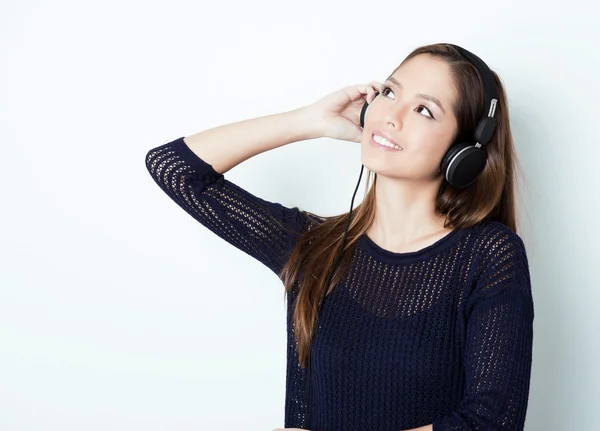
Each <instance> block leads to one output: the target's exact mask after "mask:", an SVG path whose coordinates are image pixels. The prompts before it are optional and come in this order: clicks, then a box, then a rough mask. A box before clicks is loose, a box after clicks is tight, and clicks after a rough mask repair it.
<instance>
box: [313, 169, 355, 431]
mask: <svg viewBox="0 0 600 431" xmlns="http://www.w3.org/2000/svg"><path fill="white" fill-rule="evenodd" d="M364 168H365V165H361V168H360V175H359V176H358V183H356V188H355V189H354V194H353V195H352V201H351V202H350V211H349V212H348V222H347V223H346V231H345V232H344V238H343V239H342V246H341V247H340V249H339V251H338V255H337V257H336V259H335V261H334V262H333V266H332V267H331V268H330V269H329V274H328V275H327V281H326V282H325V289H324V292H323V295H322V296H321V298H320V300H319V304H318V305H317V315H316V317H315V330H314V332H313V337H312V340H314V339H315V337H316V333H317V328H318V327H319V325H318V323H319V309H320V308H321V303H322V302H323V301H324V300H325V294H326V293H327V287H328V286H329V282H330V281H331V276H332V274H333V270H334V268H335V267H336V266H337V264H338V261H339V259H340V257H341V256H342V251H343V250H344V245H346V236H347V235H348V228H349V227H350V219H351V217H352V207H353V206H354V197H355V196H356V192H357V191H358V186H359V185H360V180H361V179H362V175H363V170H364ZM312 340H311V345H312ZM311 353H312V349H311V348H310V346H309V353H308V378H307V380H306V387H307V389H306V416H305V421H306V422H305V424H304V426H303V427H306V426H307V425H308V424H310V375H311V372H310V370H311V360H310V356H311ZM305 429H307V428H305Z"/></svg>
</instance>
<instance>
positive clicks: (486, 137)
mask: <svg viewBox="0 0 600 431" xmlns="http://www.w3.org/2000/svg"><path fill="white" fill-rule="evenodd" d="M445 45H448V46H451V47H453V48H456V50H457V51H458V52H459V53H460V54H461V55H462V56H463V57H465V58H466V59H467V60H468V61H469V62H470V63H471V64H472V65H473V66H475V68H476V69H477V70H478V71H479V74H480V75H481V79H482V80H483V90H484V92H485V106H486V107H487V109H488V111H487V117H483V118H482V120H481V122H480V123H479V125H478V127H477V130H476V131H475V140H476V141H477V143H479V144H481V145H485V144H487V143H488V142H489V141H490V139H491V137H492V135H493V133H494V130H495V128H496V121H495V119H494V120H489V121H486V120H487V118H489V117H492V118H493V117H494V116H495V114H496V104H497V103H498V89H497V87H496V80H495V79H494V75H493V73H492V71H491V70H490V68H489V67H488V65H487V64H486V63H485V61H483V60H482V59H481V58H479V57H478V56H477V55H475V54H473V53H472V52H471V51H469V50H467V49H465V48H463V47H461V46H458V45H454V44H452V43H446V44H445Z"/></svg>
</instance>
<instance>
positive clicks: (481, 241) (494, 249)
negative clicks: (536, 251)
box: [473, 220, 527, 267]
mask: <svg viewBox="0 0 600 431" xmlns="http://www.w3.org/2000/svg"><path fill="white" fill-rule="evenodd" d="M473 230H474V233H475V235H474V244H473V246H474V248H475V250H476V252H477V255H478V260H479V262H480V265H482V266H483V267H488V266H490V265H494V264H497V263H499V262H502V261H505V260H507V259H525V260H527V255H526V251H525V244H524V243H523V239H522V238H521V236H520V235H519V234H518V233H516V232H515V231H514V230H512V229H511V228H510V227H508V226H507V225H505V224H504V223H502V222H499V221H496V220H483V221H481V222H479V223H478V224H477V225H475V226H474V227H473Z"/></svg>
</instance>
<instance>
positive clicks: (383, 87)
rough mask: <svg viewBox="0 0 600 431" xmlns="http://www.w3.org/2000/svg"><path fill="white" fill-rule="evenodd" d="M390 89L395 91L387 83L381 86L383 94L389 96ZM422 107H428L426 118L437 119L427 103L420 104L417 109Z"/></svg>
mask: <svg viewBox="0 0 600 431" xmlns="http://www.w3.org/2000/svg"><path fill="white" fill-rule="evenodd" d="M388 90H390V91H392V92H393V90H392V89H391V88H390V87H388V86H386V85H382V86H381V94H382V95H383V96H387V95H388V93H387V91H388ZM421 108H423V109H426V110H427V113H428V115H424V117H426V118H428V119H430V120H435V117H434V116H433V114H432V113H431V110H430V109H429V108H428V107H426V106H425V105H419V106H418V107H417V109H421Z"/></svg>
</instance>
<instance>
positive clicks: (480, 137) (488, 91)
mask: <svg viewBox="0 0 600 431" xmlns="http://www.w3.org/2000/svg"><path fill="white" fill-rule="evenodd" d="M445 45H448V46H452V47H454V48H456V49H457V50H458V52H459V53H460V54H461V55H462V56H463V57H465V58H466V59H467V60H468V61H470V62H471V63H472V64H473V65H474V66H475V68H476V69H477V70H478V71H479V74H480V75H481V78H482V80H483V87H484V91H485V97H486V102H485V105H486V106H489V108H488V114H487V116H484V117H482V118H481V119H480V120H479V123H478V124H477V128H476V129H475V133H474V135H473V138H474V141H475V143H474V144H473V143H471V142H455V143H453V144H452V145H451V146H450V148H449V149H448V151H447V152H446V154H445V155H444V158H443V159H442V163H441V165H440V168H439V169H440V172H442V173H443V174H444V179H445V180H446V181H447V182H448V183H449V184H450V185H451V186H453V187H456V188H459V189H462V188H466V187H468V186H469V185H471V184H472V183H473V182H474V181H475V180H476V179H477V177H479V175H480V174H481V173H482V172H483V169H484V168H485V165H486V163H487V153H486V151H485V149H484V148H482V147H483V146H485V145H486V144H487V143H489V142H490V140H491V138H492V135H493V134H494V131H495V130H496V118H495V117H494V115H495V113H496V104H497V103H498V89H497V87H496V80H495V79H494V75H493V74H492V71H491V70H490V69H489V67H488V66H487V64H485V62H484V61H483V60H482V59H480V58H479V57H477V56H476V55H475V54H473V53H472V52H469V51H467V50H466V49H464V48H461V47H460V46H458V45H453V44H451V43H447V44H445ZM378 94H379V93H378V92H377V93H375V97H377V95H378ZM368 107H369V104H368V103H367V102H365V104H364V105H363V107H362V109H361V112H360V127H361V128H364V127H365V115H366V114H367V109H368ZM363 170H364V165H362V167H361V169H360V175H359V177H358V183H357V184H356V188H355V189H354V195H353V196H352V201H351V203H350V211H349V213H348V222H347V223H346V232H345V233H344V238H343V240H342V246H341V247H340V250H339V251H338V255H337V257H336V259H335V261H334V263H333V266H332V267H331V268H330V269H329V274H328V276H327V281H326V282H325V286H329V283H330V281H331V276H332V275H333V269H334V268H335V267H336V266H337V264H338V261H339V259H340V257H341V255H342V251H343V250H344V246H345V244H346V236H347V235H348V227H349V226H350V218H351V216H352V207H353V206H354V197H355V196H356V192H357V191H358V186H359V184H360V180H361V178H362V175H363ZM325 293H326V292H325ZM324 300H325V294H323V295H322V296H321V299H320V301H319V304H318V305H317V316H316V321H315V330H314V333H313V340H314V338H315V334H316V332H317V328H318V318H319V313H318V310H319V309H320V308H321V304H322V302H323V301H324ZM311 354H312V349H310V351H309V355H308V377H307V379H306V415H305V416H304V424H303V426H302V428H306V426H308V425H310V421H309V417H310V375H311V360H310V356H311Z"/></svg>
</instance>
